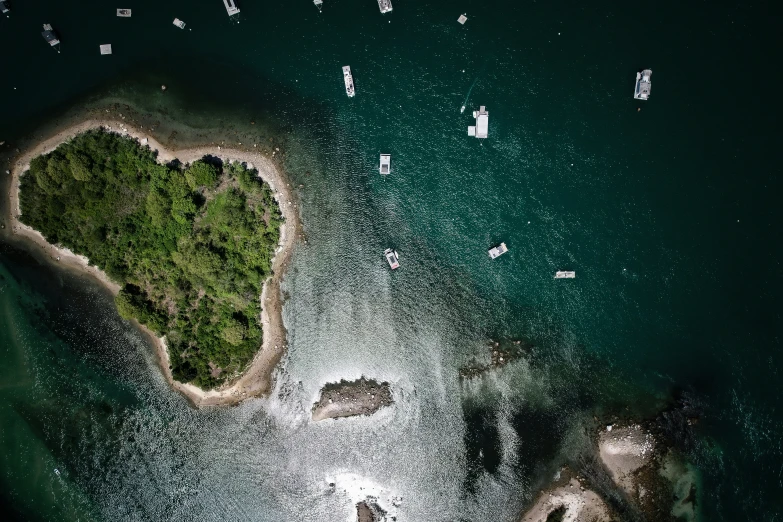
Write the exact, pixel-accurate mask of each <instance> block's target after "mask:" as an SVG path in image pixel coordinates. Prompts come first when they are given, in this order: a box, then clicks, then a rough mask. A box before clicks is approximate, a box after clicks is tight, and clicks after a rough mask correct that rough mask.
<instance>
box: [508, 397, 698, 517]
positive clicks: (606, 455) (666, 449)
mask: <svg viewBox="0 0 783 522" xmlns="http://www.w3.org/2000/svg"><path fill="white" fill-rule="evenodd" d="M672 418H677V419H679V420H683V422H685V424H686V426H688V427H690V426H693V425H695V424H696V422H697V421H696V420H695V418H690V417H687V412H685V413H684V412H683V409H682V408H673V409H671V410H667V411H665V412H663V413H661V414H660V415H659V416H658V417H656V418H655V419H653V420H649V421H644V422H633V421H618V420H616V419H613V420H612V422H610V423H603V424H600V425H599V426H597V427H595V428H594V429H593V431H592V435H591V441H592V447H591V448H590V449H589V450H588V451H587V452H585V453H584V454H583V455H582V456H581V457H580V458H579V461H578V462H572V463H571V464H569V465H566V466H564V467H562V468H561V469H560V470H559V472H558V473H557V478H556V479H555V480H554V481H553V482H552V483H551V484H550V485H549V486H548V487H547V488H546V489H544V490H543V491H542V492H541V493H540V494H539V496H538V497H537V499H536V500H535V502H534V503H533V506H532V507H531V508H529V509H528V510H527V511H526V512H525V513H524V514H523V515H522V516H521V517H520V518H519V519H518V520H519V522H552V521H554V520H562V521H565V520H568V521H571V522H610V521H614V520H623V521H631V522H635V521H640V522H641V521H648V522H694V521H696V520H697V509H696V507H697V504H698V498H699V494H700V490H699V487H700V486H699V485H698V484H699V477H698V474H697V473H696V470H695V468H694V467H693V466H691V465H690V464H689V463H688V462H687V459H686V458H685V456H684V455H685V454H684V453H683V450H684V449H686V448H684V447H683V446H682V444H680V442H681V441H678V440H675V439H674V438H673V437H672V432H671V429H670V428H671V426H670V425H668V424H669V423H670V421H671V419H672ZM678 428H679V426H678Z"/></svg>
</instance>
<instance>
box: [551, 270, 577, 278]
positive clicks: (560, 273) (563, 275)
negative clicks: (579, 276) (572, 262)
mask: <svg viewBox="0 0 783 522" xmlns="http://www.w3.org/2000/svg"><path fill="white" fill-rule="evenodd" d="M575 277H576V272H569V271H560V270H558V271H557V272H555V279H573V278H575Z"/></svg>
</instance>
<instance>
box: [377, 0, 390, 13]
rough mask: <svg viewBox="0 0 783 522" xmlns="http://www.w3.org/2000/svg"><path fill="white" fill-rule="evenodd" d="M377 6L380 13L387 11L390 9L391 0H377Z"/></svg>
mask: <svg viewBox="0 0 783 522" xmlns="http://www.w3.org/2000/svg"><path fill="white" fill-rule="evenodd" d="M378 8H379V9H380V10H381V13H388V12H389V11H391V10H392V5H391V0H378Z"/></svg>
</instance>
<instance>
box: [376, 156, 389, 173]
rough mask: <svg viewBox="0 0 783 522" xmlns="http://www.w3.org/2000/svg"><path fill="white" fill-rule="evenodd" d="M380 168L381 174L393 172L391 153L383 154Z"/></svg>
mask: <svg viewBox="0 0 783 522" xmlns="http://www.w3.org/2000/svg"><path fill="white" fill-rule="evenodd" d="M378 170H380V171H381V174H388V173H389V172H391V154H381V168H380V169H378Z"/></svg>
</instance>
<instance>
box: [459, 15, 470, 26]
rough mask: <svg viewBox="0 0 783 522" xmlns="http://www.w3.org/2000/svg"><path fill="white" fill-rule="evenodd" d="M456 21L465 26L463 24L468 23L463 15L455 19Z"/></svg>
mask: <svg viewBox="0 0 783 522" xmlns="http://www.w3.org/2000/svg"><path fill="white" fill-rule="evenodd" d="M457 21H458V22H459V23H461V24H462V25H465V22H467V21H468V17H467V16H465V15H464V14H461V15H459V18H457Z"/></svg>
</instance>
